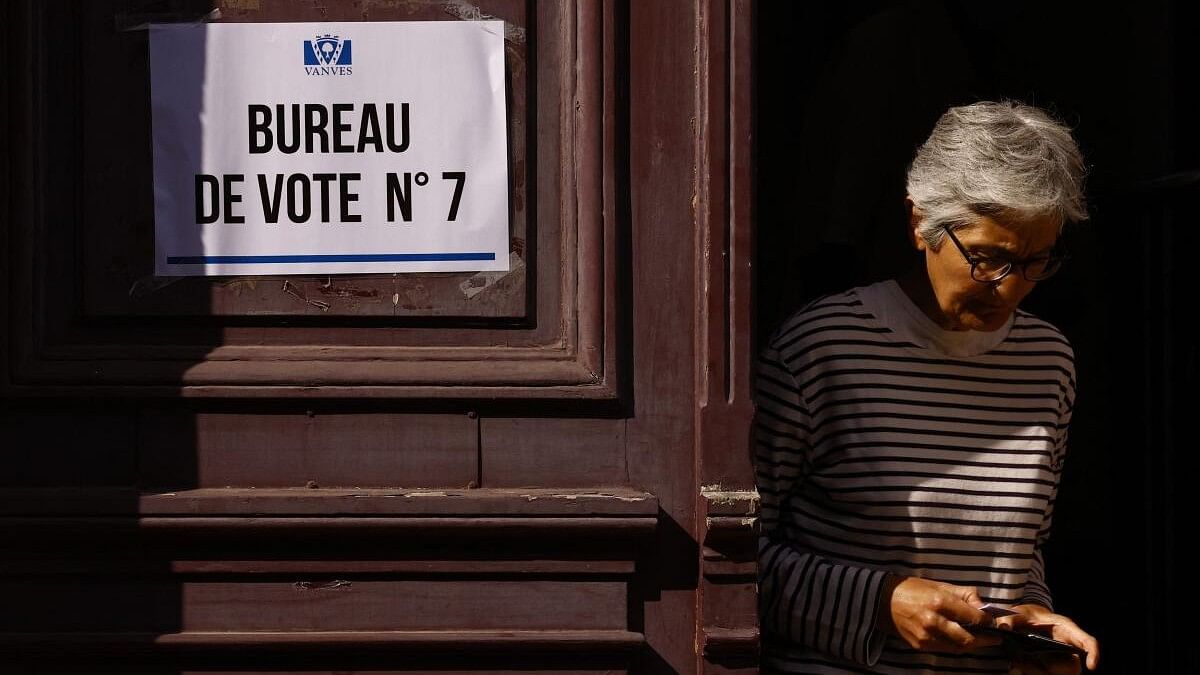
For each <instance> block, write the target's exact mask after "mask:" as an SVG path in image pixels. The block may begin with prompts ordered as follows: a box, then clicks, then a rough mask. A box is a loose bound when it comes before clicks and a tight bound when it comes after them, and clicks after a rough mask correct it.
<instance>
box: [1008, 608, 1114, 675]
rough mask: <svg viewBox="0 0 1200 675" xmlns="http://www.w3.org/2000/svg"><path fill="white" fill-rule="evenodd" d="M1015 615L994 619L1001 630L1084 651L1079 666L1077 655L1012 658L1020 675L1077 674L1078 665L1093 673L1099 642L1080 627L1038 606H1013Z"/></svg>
mask: <svg viewBox="0 0 1200 675" xmlns="http://www.w3.org/2000/svg"><path fill="white" fill-rule="evenodd" d="M1012 610H1013V611H1014V612H1017V614H1015V615H1013V616H1006V617H1001V618H999V619H996V625H997V626H999V627H1001V628H1019V629H1024V630H1028V631H1033V632H1036V633H1041V634H1042V635H1045V636H1047V637H1050V638H1053V639H1055V640H1058V641H1059V642H1066V643H1068V644H1072V645H1075V646H1076V647H1079V648H1080V649H1082V650H1084V651H1086V652H1087V659H1086V660H1085V661H1084V663H1083V664H1081V663H1080V659H1079V657H1078V656H1075V655H1073V654H1070V655H1050V654H1027V655H1022V656H1016V657H1014V658H1013V665H1014V666H1016V667H1017V668H1018V669H1019V670H1020V671H1021V672H1022V673H1023V674H1024V675H1077V674H1078V673H1080V672H1081V671H1082V665H1085V664H1086V665H1087V669H1088V670H1095V669H1096V666H1097V665H1098V664H1099V663H1100V643H1099V642H1097V641H1096V638H1094V637H1092V636H1091V635H1088V634H1087V633H1086V632H1085V631H1084V630H1083V629H1082V628H1080V627H1079V626H1078V625H1076V624H1075V622H1074V621H1072V620H1070V619H1068V618H1067V617H1065V616H1063V615H1061V614H1055V613H1054V612H1051V611H1050V610H1048V609H1046V608H1045V607H1042V606H1041V605H1032V604H1030V605H1015V606H1013V607H1012Z"/></svg>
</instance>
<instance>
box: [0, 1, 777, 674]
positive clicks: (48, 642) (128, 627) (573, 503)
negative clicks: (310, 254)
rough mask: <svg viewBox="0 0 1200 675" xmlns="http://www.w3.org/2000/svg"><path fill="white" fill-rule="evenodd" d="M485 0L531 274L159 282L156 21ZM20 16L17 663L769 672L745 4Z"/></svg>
mask: <svg viewBox="0 0 1200 675" xmlns="http://www.w3.org/2000/svg"><path fill="white" fill-rule="evenodd" d="M486 17H497V18H501V19H503V20H504V21H505V22H506V33H505V50H506V65H507V67H506V79H507V86H508V144H509V149H510V152H509V154H510V165H509V171H510V185H511V193H510V195H509V200H510V213H509V220H510V231H511V247H510V248H511V260H512V263H513V266H512V271H511V272H510V273H508V274H505V275H477V274H470V273H465V274H458V273H445V274H397V275H390V274H389V275H383V274H377V275H342V276H332V277H315V276H277V277H224V278H162V277H155V276H154V274H153V263H152V251H153V231H154V230H153V210H152V179H151V163H150V110H149V91H148V86H149V84H148V82H149V80H148V64H147V53H146V50H147V31H146V25H147V24H149V23H153V22H169V21H200V20H211V21H248V22H268V21H311V22H321V21H393V20H401V21H407V20H450V21H453V20H465V19H476V18H486ZM0 20H2V21H3V25H4V26H5V29H4V30H5V36H6V45H5V52H4V55H5V57H6V66H5V71H6V75H5V78H4V80H3V82H0V122H2V123H3V125H4V127H5V129H6V133H5V134H4V141H3V142H4V143H5V146H4V147H3V148H2V149H3V152H2V153H0V156H4V157H6V158H8V161H7V162H6V163H5V164H3V165H2V166H0V208H3V213H4V214H5V217H4V219H3V221H4V234H5V236H6V241H7V242H8V246H7V247H6V250H5V254H4V255H3V257H2V259H3V263H2V264H3V265H4V268H3V270H0V271H2V272H3V274H0V284H3V285H4V288H3V289H0V290H2V291H3V292H2V293H0V297H2V298H3V301H2V302H3V303H4V304H3V308H2V309H3V314H4V316H5V318H6V323H5V330H4V331H2V332H0V334H2V336H3V337H0V340H2V341H3V342H0V349H2V351H3V358H2V359H0V382H2V383H3V396H4V398H3V404H4V409H3V420H2V421H3V425H4V426H3V428H4V431H3V438H4V443H3V444H4V450H3V452H2V454H0V529H2V530H3V532H4V533H5V536H4V537H3V542H2V543H0V546H2V547H3V548H4V552H3V555H0V587H3V590H4V596H5V598H6V602H5V612H3V616H4V618H2V619H0V623H2V625H0V651H2V652H3V653H4V654H5V657H4V664H3V665H0V668H9V667H11V668H16V669H22V668H30V667H36V668H37V669H38V670H40V671H42V672H74V671H80V670H87V671H99V670H110V671H117V672H133V671H140V670H153V671H160V672H193V671H206V672H252V671H268V670H270V671H280V670H291V671H297V672H321V671H325V672H329V671H339V672H343V671H352V670H372V671H394V672H421V671H438V672H447V671H455V672H457V671H463V672H520V671H528V670H538V671H539V672H547V673H553V672H563V673H566V672H598V671H604V672H647V673H650V672H659V673H669V672H678V673H693V672H701V671H704V672H752V671H753V669H754V668H753V664H754V653H755V649H756V643H757V640H756V632H755V628H754V583H753V579H754V575H753V570H754V563H753V553H752V547H751V545H750V544H751V534H750V533H751V528H752V523H753V515H754V509H755V500H754V497H753V492H752V488H751V486H752V482H751V470H750V466H749V459H748V451H747V432H746V429H747V427H748V423H749V416H750V404H749V400H748V397H747V394H748V383H749V374H748V365H749V362H750V358H749V345H750V344H751V339H750V337H751V336H750V324H749V321H750V315H751V312H750V305H749V303H750V282H749V272H750V248H751V242H750V229H749V227H750V194H751V186H750V168H749V160H750V156H751V150H750V122H751V120H750V110H751V109H750V99H749V93H750V86H749V74H750V60H749V59H750V53H751V51H750V45H749V37H750V6H749V3H748V2H744V1H743V2H739V1H734V0H729V1H726V2H720V1H717V0H698V1H694V2H685V1H682V0H680V1H678V2H666V1H663V2H657V1H656V2H599V1H590V0H587V1H585V0H580V1H578V2H569V1H565V0H564V1H561V2H558V1H556V2H533V1H523V0H487V1H484V2H479V3H478V4H472V3H468V2H463V1H458V0H455V1H450V2H385V1H382V0H380V1H374V0H370V1H369V0H362V1H353V2H352V1H350V0H329V1H327V2H287V1H283V0H222V1H221V2H215V3H213V2H199V1H195V0H171V1H165V2H146V1H142V0H103V1H98V2H87V3H80V2H68V1H67V0H57V1H52V2H34V1H32V0H27V1H24V2H16V3H6V4H4V5H3V6H2V7H0Z"/></svg>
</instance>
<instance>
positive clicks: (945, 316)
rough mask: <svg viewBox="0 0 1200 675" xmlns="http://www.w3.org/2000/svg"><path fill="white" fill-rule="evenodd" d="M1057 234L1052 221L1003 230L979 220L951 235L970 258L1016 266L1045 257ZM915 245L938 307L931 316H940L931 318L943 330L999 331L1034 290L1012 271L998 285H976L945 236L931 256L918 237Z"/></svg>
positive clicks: (1002, 226) (992, 221)
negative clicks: (1004, 261)
mask: <svg viewBox="0 0 1200 675" xmlns="http://www.w3.org/2000/svg"><path fill="white" fill-rule="evenodd" d="M1058 230H1059V227H1058V221H1057V220H1056V219H1053V218H1041V219H1037V220H1032V221H1027V222H1023V223H1020V224H1006V223H1003V222H1000V221H998V220H996V219H994V218H991V217H988V216H980V217H979V218H978V219H977V220H976V221H975V222H974V223H972V224H971V225H969V226H965V227H960V228H958V229H957V230H955V231H954V234H955V236H956V237H958V240H959V241H960V242H961V243H962V245H963V248H965V249H966V250H967V252H968V253H970V254H971V255H972V256H982V257H987V258H992V259H1000V260H1016V261H1020V260H1028V259H1030V258H1033V257H1037V256H1043V255H1048V254H1049V253H1050V251H1051V249H1053V248H1054V243H1055V241H1056V240H1057V239H1058ZM914 243H915V244H916V247H917V249H918V250H920V251H922V252H924V254H925V268H926V273H927V274H928V275H929V284H930V286H931V287H932V288H933V295H934V299H935V301H936V304H937V307H936V308H934V311H935V313H937V312H940V316H934V317H932V318H934V320H935V321H937V322H938V323H939V324H940V325H941V326H942V327H943V328H946V329H948V330H979V331H993V330H998V329H1000V328H1002V327H1003V326H1004V325H1005V323H1007V322H1008V319H1009V317H1010V316H1012V314H1013V312H1014V311H1016V309H1017V305H1018V304H1020V302H1021V300H1023V299H1025V296H1026V295H1029V292H1030V291H1032V290H1033V287H1034V286H1035V285H1036V282H1033V281H1029V280H1027V279H1025V277H1024V276H1023V275H1022V274H1021V271H1020V270H1019V269H1015V268H1014V269H1013V270H1012V272H1011V273H1010V274H1009V275H1008V276H1006V277H1004V278H1003V279H1001V280H1000V281H996V282H986V283H983V282H979V281H975V280H974V279H972V278H971V265H970V263H968V262H967V260H966V259H965V258H964V257H963V255H962V252H961V251H959V250H958V247H957V246H955V245H954V242H952V241H951V240H950V237H949V236H948V235H947V236H946V237H944V238H943V239H942V242H941V244H940V245H939V246H938V248H937V249H936V250H934V249H932V248H930V247H929V245H928V244H926V243H925V240H924V239H922V238H921V237H920V236H917V237H915V242H914Z"/></svg>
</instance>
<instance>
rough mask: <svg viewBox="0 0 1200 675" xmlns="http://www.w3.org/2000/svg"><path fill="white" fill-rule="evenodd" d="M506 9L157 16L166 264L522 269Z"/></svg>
mask: <svg viewBox="0 0 1200 675" xmlns="http://www.w3.org/2000/svg"><path fill="white" fill-rule="evenodd" d="M503 35H504V23H503V22H502V21H429V22H394V23H383V22H379V23H320V24H310V23H277V24H236V23H229V24H189V25H155V26H152V27H151V30H150V66H151V107H152V112H153V118H154V217H155V251H154V255H155V265H154V269H155V273H156V274H159V275H166V276H174V275H192V276H195V275H218V274H220V275H227V274H331V273H348V272H349V273H353V272H429V271H496V270H507V269H508V265H509V256H508V249H509V246H508V242H509V235H508V171H507V166H508V164H507V136H506V134H507V127H506V122H505V91H504V41H503Z"/></svg>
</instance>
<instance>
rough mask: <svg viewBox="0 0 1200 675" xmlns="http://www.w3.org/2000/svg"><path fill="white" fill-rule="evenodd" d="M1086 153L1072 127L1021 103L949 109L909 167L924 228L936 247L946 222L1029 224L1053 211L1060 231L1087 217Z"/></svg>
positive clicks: (925, 236)
mask: <svg viewBox="0 0 1200 675" xmlns="http://www.w3.org/2000/svg"><path fill="white" fill-rule="evenodd" d="M1085 174H1086V169H1085V167H1084V164H1083V156H1082V155H1081V154H1080V152H1079V147H1078V146H1077V145H1076V144H1075V139H1073V138H1072V137H1071V130H1070V129H1068V128H1067V127H1066V126H1065V125H1063V124H1062V123H1060V122H1058V121H1057V120H1055V119H1054V118H1052V117H1051V116H1050V115H1048V114H1047V113H1045V112H1044V111H1042V110H1040V109H1038V108H1034V107H1032V106H1028V105H1024V104H1021V103H1018V102H1016V101H1003V102H1000V103H996V102H993V101H981V102H979V103H974V104H972V105H967V106H961V107H957V108H950V109H949V110H947V111H946V112H945V113H944V114H943V115H942V116H941V118H940V119H939V120H938V122H937V124H936V125H935V126H934V128H933V133H931V134H930V135H929V138H928V139H927V140H926V141H925V143H924V144H923V145H922V146H921V147H920V149H918V150H917V154H916V157H915V158H914V159H913V162H912V164H911V165H910V166H909V168H908V183H907V187H908V195H909V197H911V198H912V201H913V204H914V206H915V207H916V208H917V209H919V210H920V217H921V222H920V224H919V225H918V227H917V231H918V233H920V235H921V237H922V238H923V239H924V240H925V241H926V243H928V244H929V246H930V247H932V248H934V249H937V248H938V247H939V246H940V244H941V241H942V237H943V236H944V231H943V229H942V227H943V226H946V227H950V228H951V229H957V228H959V227H962V226H964V225H969V224H970V223H972V222H973V221H974V220H975V219H977V218H978V217H979V216H998V215H1003V216H1005V217H1006V218H1007V219H1009V220H1013V221H1016V222H1018V223H1020V222H1027V221H1029V220H1033V219H1038V218H1045V217H1051V218H1054V219H1056V220H1057V221H1058V223H1059V227H1060V229H1061V227H1062V225H1065V224H1066V223H1067V222H1079V221H1082V220H1087V218H1088V214H1087V204H1086V201H1085V199H1084V193H1083V182H1084V175H1085Z"/></svg>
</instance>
